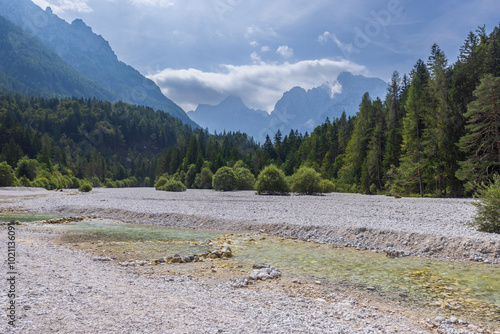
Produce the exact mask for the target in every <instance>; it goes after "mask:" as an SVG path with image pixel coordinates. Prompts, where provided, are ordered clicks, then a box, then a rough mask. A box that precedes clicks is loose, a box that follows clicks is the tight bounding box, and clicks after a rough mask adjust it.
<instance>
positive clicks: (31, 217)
mask: <svg viewBox="0 0 500 334" xmlns="http://www.w3.org/2000/svg"><path fill="white" fill-rule="evenodd" d="M63 217H64V216H62V215H57V214H43V213H29V212H20V213H10V212H9V213H0V221H2V222H10V221H12V220H15V221H19V222H21V223H31V222H36V221H42V220H47V219H58V218H63Z"/></svg>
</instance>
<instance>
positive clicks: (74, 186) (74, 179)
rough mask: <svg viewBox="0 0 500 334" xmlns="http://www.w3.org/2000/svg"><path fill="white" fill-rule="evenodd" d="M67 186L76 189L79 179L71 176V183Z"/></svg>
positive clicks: (78, 185) (78, 186)
mask: <svg viewBox="0 0 500 334" xmlns="http://www.w3.org/2000/svg"><path fill="white" fill-rule="evenodd" d="M69 187H70V188H71V189H78V188H80V180H78V179H77V178H76V177H75V176H72V177H71V183H70V184H69Z"/></svg>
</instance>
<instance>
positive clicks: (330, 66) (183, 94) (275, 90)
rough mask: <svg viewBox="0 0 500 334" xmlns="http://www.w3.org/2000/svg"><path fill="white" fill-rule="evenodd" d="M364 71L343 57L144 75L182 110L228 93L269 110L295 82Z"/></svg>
mask: <svg viewBox="0 0 500 334" xmlns="http://www.w3.org/2000/svg"><path fill="white" fill-rule="evenodd" d="M343 71H349V72H351V73H353V74H364V75H367V74H368V73H367V71H366V68H365V67H364V66H361V65H358V64H355V63H352V62H350V61H347V60H330V59H319V60H304V61H300V62H297V63H288V62H286V63H283V64H271V63H265V62H260V63H258V64H253V65H242V66H235V65H221V70H220V71H219V72H203V71H200V70H197V69H193V68H190V69H184V70H176V69H171V68H167V69H164V70H162V71H160V72H158V73H156V74H153V75H149V76H148V77H149V78H150V79H152V80H153V81H155V82H156V83H157V84H158V85H159V86H160V88H161V89H162V91H163V93H164V94H165V95H166V96H168V97H169V98H170V99H172V100H173V101H175V102H176V103H177V104H179V105H180V106H181V107H182V108H184V110H193V109H195V108H196V106H197V105H198V104H202V103H204V104H217V103H219V102H220V101H222V100H223V99H224V98H225V97H227V96H229V95H237V96H240V97H241V98H242V99H243V101H244V102H245V103H246V104H247V105H248V106H249V107H251V108H256V109H264V110H267V111H268V112H270V111H272V110H273V108H274V104H275V103H276V102H277V101H278V100H279V99H280V98H281V96H282V95H283V93H284V92H286V91H288V90H290V89H291V88H293V87H295V86H300V87H303V88H305V89H311V88H313V87H317V86H320V85H322V84H323V83H325V82H327V81H329V82H335V81H336V78H337V76H338V75H339V73H341V72H343Z"/></svg>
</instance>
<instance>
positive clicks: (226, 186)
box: [212, 167, 237, 191]
mask: <svg viewBox="0 0 500 334" xmlns="http://www.w3.org/2000/svg"><path fill="white" fill-rule="evenodd" d="M212 186H213V188H214V190H218V191H231V190H235V189H236V187H237V179H236V175H235V174H234V170H233V169H232V168H230V167H221V168H219V169H218V170H217V172H216V173H215V175H214V177H213V179H212Z"/></svg>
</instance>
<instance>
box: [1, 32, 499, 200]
mask: <svg viewBox="0 0 500 334" xmlns="http://www.w3.org/2000/svg"><path fill="white" fill-rule="evenodd" d="M448 62H449V60H448V59H447V57H446V55H445V54H444V52H443V51H442V50H441V49H440V47H439V46H438V45H436V44H435V45H433V46H432V48H431V50H430V56H429V57H428V59H427V60H425V61H424V60H421V59H419V60H418V61H417V62H416V63H415V65H414V67H413V69H412V71H411V72H410V73H409V74H404V75H402V76H401V75H400V74H399V73H397V72H394V73H393V75H392V79H391V82H390V84H389V86H388V90H387V96H386V98H385V100H384V101H382V100H380V99H375V100H373V99H371V97H370V96H369V95H368V94H365V95H364V96H363V98H362V101H361V102H360V105H359V112H358V113H357V114H356V116H354V117H347V116H346V115H345V113H344V114H343V115H342V117H340V118H338V119H333V120H330V119H326V120H325V122H324V123H323V124H321V125H319V126H317V127H316V128H315V129H314V131H313V132H312V133H310V134H309V133H305V134H300V133H298V131H293V130H292V131H290V133H288V134H282V133H281V132H280V131H279V130H278V132H277V133H275V134H274V135H273V136H271V137H269V136H268V137H267V138H266V141H265V142H264V143H263V144H262V145H259V144H257V143H256V142H255V141H254V140H253V139H252V138H249V137H248V136H247V135H246V134H244V133H240V132H229V133H215V134H210V133H209V132H208V129H192V128H191V127H190V126H188V125H184V124H182V123H181V122H180V121H179V120H178V119H176V118H174V117H172V116H170V115H169V114H166V113H164V112H162V111H155V110H153V109H151V108H147V107H141V106H132V105H129V104H125V103H122V102H118V103H110V102H105V101H99V100H97V99H92V100H89V99H78V98H63V99H60V98H41V97H28V96H25V95H18V94H12V93H0V143H1V144H0V149H1V151H0V186H6V185H20V186H21V185H22V186H39V187H45V188H47V189H56V188H67V187H78V186H79V184H80V183H81V182H83V180H85V182H89V183H90V184H92V186H94V187H95V186H105V187H126V186H153V185H154V183H155V181H156V180H158V179H159V178H160V177H161V176H164V177H172V178H175V179H176V180H179V181H180V182H182V183H183V184H184V185H185V186H186V187H187V188H196V187H207V186H206V185H203V186H201V185H200V182H196V180H197V177H198V180H199V178H200V176H201V173H202V171H203V170H205V173H207V171H210V173H211V174H215V173H216V172H217V171H218V170H219V169H220V168H222V167H233V166H234V165H235V164H237V166H238V167H245V168H246V169H248V170H249V171H250V172H251V173H252V174H253V175H254V176H255V177H256V176H258V174H259V173H260V172H261V171H262V170H263V169H264V168H265V167H266V166H269V165H275V166H276V167H278V168H279V169H280V170H281V171H283V172H284V174H285V175H286V176H292V175H293V174H294V173H295V172H297V171H298V170H299V168H300V167H304V166H305V167H310V168H312V169H314V170H316V171H317V172H318V173H319V174H320V175H321V177H322V178H323V179H325V180H329V181H331V183H332V184H333V187H334V188H333V189H332V190H334V191H339V192H360V193H365V194H392V195H405V196H408V195H414V196H433V197H434V196H435V197H447V196H448V197H451V196H453V197H456V196H468V195H471V194H472V193H473V192H474V191H475V189H476V188H477V187H478V186H479V185H481V183H483V182H488V181H489V180H491V179H492V178H493V177H494V175H496V174H498V173H499V172H500V135H499V131H500V107H499V105H500V104H499V101H498V97H499V96H500V30H499V28H498V27H495V28H494V29H493V31H492V32H491V33H489V34H488V33H487V32H486V30H485V27H479V28H478V29H477V31H475V32H470V33H469V34H468V36H467V38H466V40H465V42H464V44H463V46H462V47H461V48H460V55H459V57H458V59H457V60H456V62H455V63H453V64H451V65H450V64H449V63H448Z"/></svg>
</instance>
